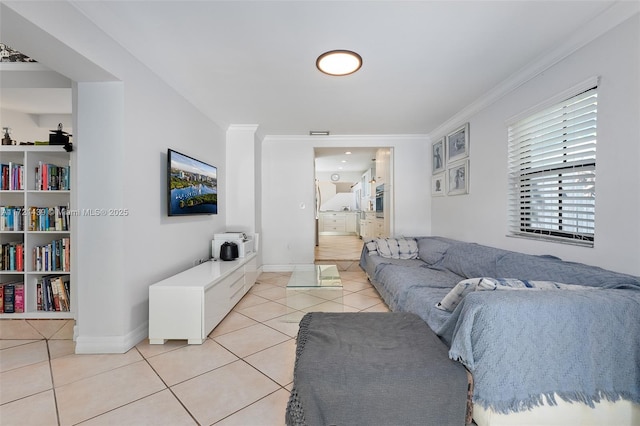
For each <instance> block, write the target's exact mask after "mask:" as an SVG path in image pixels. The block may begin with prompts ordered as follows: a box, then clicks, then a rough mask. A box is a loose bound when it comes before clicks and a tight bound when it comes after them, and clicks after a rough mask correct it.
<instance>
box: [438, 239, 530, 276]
mask: <svg viewBox="0 0 640 426" xmlns="http://www.w3.org/2000/svg"><path fill="white" fill-rule="evenodd" d="M507 253H509V252H508V251H506V250H502V249H498V248H494V247H488V246H483V245H480V244H476V243H457V244H452V245H451V247H449V249H448V250H447V252H446V253H445V255H444V258H443V259H442V263H441V264H440V266H441V267H443V268H446V269H448V270H450V271H451V272H453V273H455V274H457V275H460V276H462V277H464V278H476V277H496V276H500V277H506V276H505V275H500V274H497V272H496V263H497V261H498V259H500V258H501V257H503V256H504V255H505V254H507ZM509 278H510V277H509ZM518 278H520V277H518Z"/></svg>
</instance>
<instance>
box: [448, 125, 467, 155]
mask: <svg viewBox="0 0 640 426" xmlns="http://www.w3.org/2000/svg"><path fill="white" fill-rule="evenodd" d="M468 156H469V123H465V124H463V125H462V126H460V127H458V128H457V129H456V130H454V131H453V132H451V133H449V134H448V135H447V163H450V162H453V161H457V160H461V159H463V158H466V157H468Z"/></svg>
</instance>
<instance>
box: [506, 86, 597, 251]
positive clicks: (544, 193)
mask: <svg viewBox="0 0 640 426" xmlns="http://www.w3.org/2000/svg"><path fill="white" fill-rule="evenodd" d="M597 114H598V94H597V87H593V88H591V89H589V90H586V91H584V92H582V93H580V94H578V95H576V96H572V97H571V98H569V99H566V100H564V101H562V102H559V103H557V104H555V105H553V106H551V107H548V108H545V109H544V110H542V111H540V112H537V113H534V114H532V115H530V116H529V117H526V118H524V119H521V120H519V121H517V122H516V123H514V124H512V125H510V126H509V205H508V209H509V212H508V213H509V233H510V235H514V236H527V237H538V238H543V239H553V240H559V241H565V242H571V243H577V244H584V245H590V246H592V245H593V242H594V225H595V202H596V141H597V137H596V135H597V132H596V130H597Z"/></svg>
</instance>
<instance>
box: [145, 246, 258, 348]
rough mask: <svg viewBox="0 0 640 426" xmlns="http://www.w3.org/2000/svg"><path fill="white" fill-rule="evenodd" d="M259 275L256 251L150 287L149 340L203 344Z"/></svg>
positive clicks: (211, 263) (212, 263)
mask: <svg viewBox="0 0 640 426" xmlns="http://www.w3.org/2000/svg"><path fill="white" fill-rule="evenodd" d="M257 278H258V268H257V261H256V254H255V253H250V254H248V255H247V256H246V257H242V258H238V259H236V260H232V261H223V260H217V261H208V262H205V263H202V264H200V265H198V266H195V267H193V268H191V269H188V270H186V271H184V272H181V273H179V274H176V275H174V276H172V277H169V278H167V279H164V280H162V281H159V282H157V283H155V284H153V285H151V286H150V287H149V343H150V344H152V345H161V344H164V343H165V342H166V341H167V340H169V339H180V340H184V339H187V340H188V343H189V344H202V343H203V342H204V341H205V339H206V338H207V335H209V333H210V332H211V330H213V329H214V328H215V326H216V325H218V324H219V323H220V321H222V319H223V318H224V317H225V316H226V315H227V314H228V313H229V312H230V311H231V309H233V307H234V306H235V305H236V303H238V301H239V300H240V299H241V298H242V296H244V295H245V294H246V293H247V292H248V291H249V289H250V288H251V287H252V286H253V284H254V283H255V282H256V279H257Z"/></svg>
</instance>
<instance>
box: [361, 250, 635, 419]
mask: <svg viewBox="0 0 640 426" xmlns="http://www.w3.org/2000/svg"><path fill="white" fill-rule="evenodd" d="M414 247H415V249H416V251H417V253H413V257H416V258H404V259H400V258H392V257H389V254H388V253H387V252H386V251H385V252H384V253H383V254H385V256H387V257H383V256H381V255H380V253H379V252H378V251H377V250H376V244H375V243H368V244H365V246H364V248H363V252H362V256H361V260H360V265H361V267H362V268H363V269H364V270H365V271H366V273H367V275H368V277H369V279H370V280H371V282H372V284H373V285H374V286H375V287H376V289H377V290H378V292H379V293H380V295H381V297H382V298H383V299H384V300H385V302H386V303H387V304H388V306H389V307H390V309H391V310H392V311H400V312H412V313H415V314H417V315H419V316H420V317H421V318H422V319H423V320H424V321H425V322H426V323H427V324H428V325H429V327H431V329H432V330H433V331H435V332H436V334H438V335H439V336H440V338H441V339H442V340H443V341H444V342H445V343H446V344H447V346H448V347H449V356H450V358H452V359H455V360H457V361H460V362H462V363H463V364H464V365H465V366H466V367H467V368H468V369H469V371H470V372H471V373H472V374H473V376H474V385H475V389H474V404H480V405H481V406H482V407H484V408H485V409H491V410H493V411H495V412H497V413H504V414H507V413H513V412H519V411H523V410H527V409H530V408H533V407H537V406H539V405H540V404H543V403H546V404H547V405H554V404H553V403H554V401H555V400H556V399H562V400H565V401H570V402H580V403H583V404H587V405H589V406H594V404H597V403H598V402H599V401H602V400H608V401H618V400H626V401H631V402H633V403H635V404H640V362H639V360H640V278H638V277H634V276H630V275H626V274H621V273H617V272H613V271H609V270H605V269H602V268H598V267H595V266H589V265H585V264H581V263H575V262H566V261H562V260H561V259H559V258H557V257H553V256H545V255H543V256H535V255H528V254H523V253H517V252H512V251H508V250H502V249H498V248H494V247H488V246H483V245H480V244H475V243H466V242H461V241H456V240H451V239H447V238H441V237H416V238H415V246H414ZM395 257H398V256H395ZM401 257H412V256H411V253H410V255H407V253H403V255H402V256H401ZM478 277H492V278H517V279H520V280H531V281H553V282H556V283H562V284H571V285H576V286H563V287H562V288H571V289H574V288H575V289H574V290H573V291H571V290H553V291H544V290H540V289H526V290H524V291H522V289H520V290H513V289H505V290H507V291H472V292H470V293H468V294H466V296H464V298H462V299H461V301H460V304H459V305H457V307H456V308H455V309H454V310H453V311H452V312H449V311H445V310H443V309H439V308H437V307H436V305H437V304H438V302H440V301H441V300H442V299H443V298H444V297H445V296H446V295H447V294H449V292H450V291H451V290H452V289H453V288H454V287H456V286H457V285H458V283H460V282H461V281H464V280H469V279H472V278H478ZM579 286H580V287H579Z"/></svg>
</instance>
